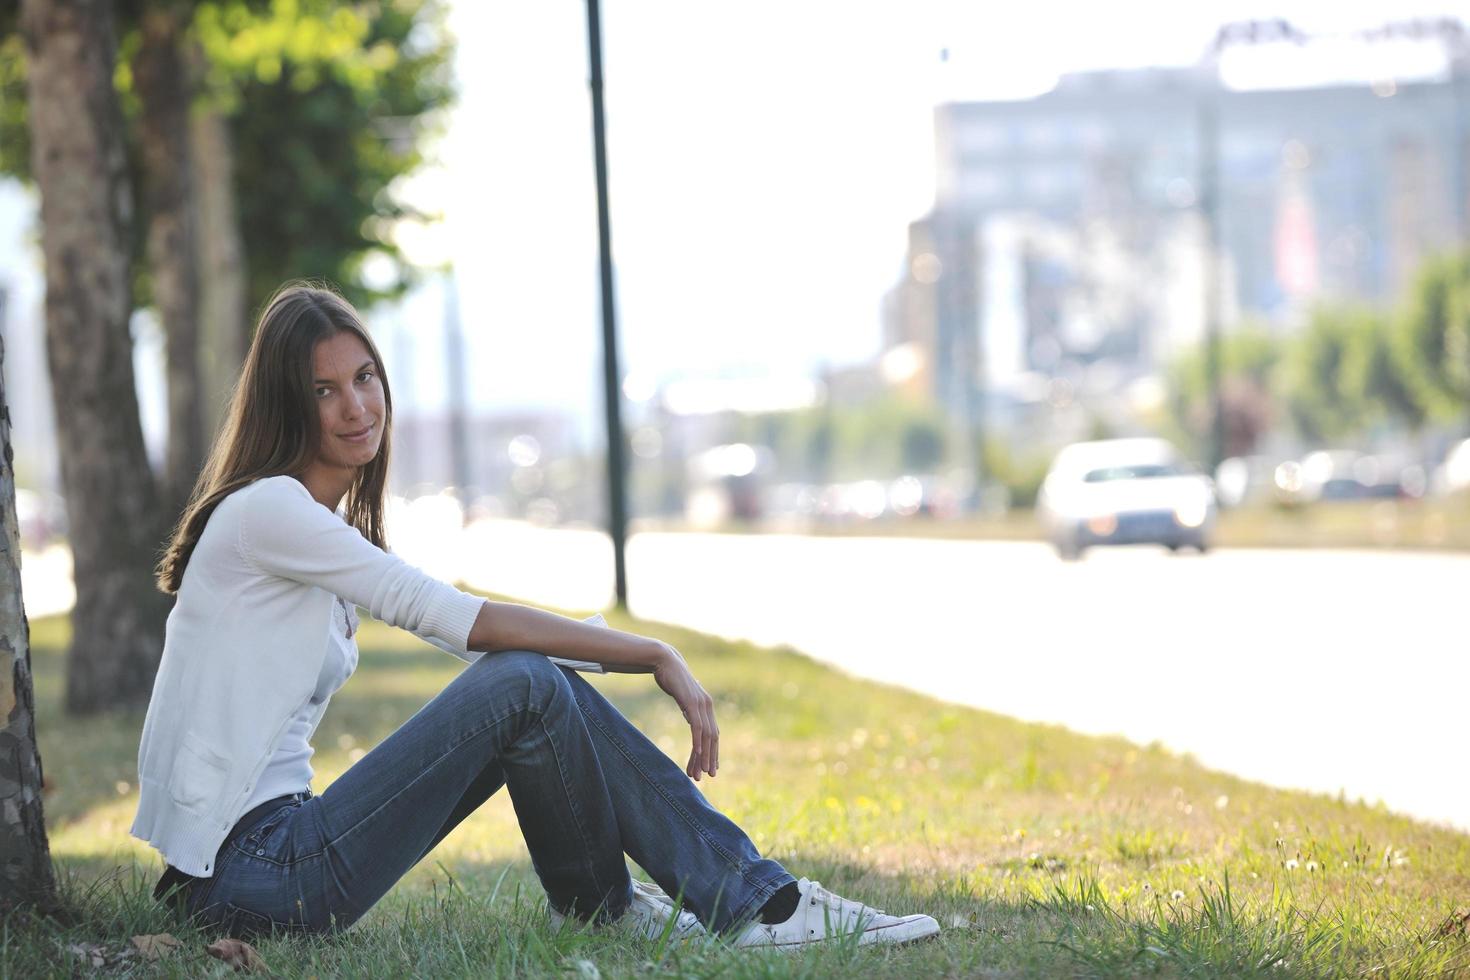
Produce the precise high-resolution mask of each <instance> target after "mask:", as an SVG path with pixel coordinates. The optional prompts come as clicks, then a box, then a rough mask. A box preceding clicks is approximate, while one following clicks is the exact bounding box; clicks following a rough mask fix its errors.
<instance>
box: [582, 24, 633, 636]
mask: <svg viewBox="0 0 1470 980" xmlns="http://www.w3.org/2000/svg"><path fill="white" fill-rule="evenodd" d="M587 54H588V58H589V59H590V61H591V78H590V80H589V84H590V86H591V88H592V152H593V157H594V159H595V162H596V169H597V249H598V256H599V260H600V266H601V280H602V384H603V403H604V406H605V409H604V410H605V414H606V416H607V483H608V492H607V501H608V533H609V534H610V535H611V536H612V544H613V573H614V583H615V589H616V595H617V604H618V606H619V608H623V609H626V608H627V606H628V571H627V563H626V561H625V560H624V547H625V545H626V543H627V529H628V514H627V472H626V464H625V462H624V461H625V459H626V454H625V453H624V451H623V450H624V446H623V443H624V438H623V421H622V401H621V400H622V384H621V382H620V380H619V379H620V377H621V373H620V372H619V370H618V337H617V312H616V308H615V307H614V303H613V276H612V231H611V223H610V221H609V218H608V204H607V137H606V134H605V132H604V120H603V112H602V24H601V19H600V17H599V15H598V2H597V0H587Z"/></svg>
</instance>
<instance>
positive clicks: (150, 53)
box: [0, 0, 452, 710]
mask: <svg viewBox="0 0 1470 980" xmlns="http://www.w3.org/2000/svg"><path fill="white" fill-rule="evenodd" d="M106 9H107V11H108V16H107V17H106V18H105V19H106V20H107V21H108V31H107V41H106V43H107V45H108V51H107V52H106V54H107V59H108V60H107V64H108V66H109V72H110V75H111V77H110V82H111V85H110V86H109V87H110V88H111V89H112V90H113V91H112V93H111V94H112V96H113V98H111V99H110V101H111V102H112V103H113V104H114V105H120V107H121V111H120V116H121V118H122V120H123V124H122V125H121V126H120V127H119V128H118V132H117V134H116V135H117V136H118V137H119V142H118V144H117V153H116V158H115V159H113V158H111V157H109V158H108V160H107V166H108V167H115V169H116V170H117V173H118V176H119V177H120V179H121V180H122V181H123V185H124V186H123V187H122V188H121V192H120V193H119V195H118V196H117V200H118V202H124V203H127V204H128V207H126V208H123V209H122V210H121V211H120V212H119V216H118V220H117V221H116V222H111V223H110V224H111V225H112V227H113V229H114V230H115V231H116V232H117V234H118V236H119V237H117V241H116V242H110V243H109V244H108V248H109V249H111V248H113V247H116V248H118V249H120V252H118V253H117V254H118V256H119V260H120V261H121V262H122V268H123V269H124V270H128V269H131V270H132V271H131V273H130V274H127V275H125V276H124V279H123V284H124V286H125V287H126V286H127V285H128V284H129V283H131V287H130V289H128V290H127V291H126V292H125V293H124V294H123V296H122V301H123V302H124V304H125V307H124V308H123V309H122V311H121V320H120V321H119V323H118V324H113V323H112V322H111V320H110V319H108V318H106V317H104V318H103V319H105V320H107V322H106V329H107V330H108V331H109V333H108V336H109V337H110V338H111V341H116V342H117V343H119V344H121V345H122V348H123V349H121V350H118V351H114V352H112V353H111V354H110V355H109V358H108V359H107V360H109V361H111V362H114V363H113V367H103V366H99V363H100V362H99V359H97V358H89V359H88V358H83V359H81V360H77V358H79V357H80V352H81V351H85V350H86V349H87V347H86V345H85V344H82V345H81V346H79V347H77V348H76V356H75V357H67V358H61V359H59V360H58V358H57V356H56V351H57V344H58V343H60V342H61V341H58V339H57V336H56V335H54V332H52V335H51V336H50V339H49V343H48V347H49V349H50V350H51V352H52V357H51V365H52V371H51V373H52V385H53V389H54V390H55V391H57V392H62V391H65V392H69V393H72V394H73V395H75V393H76V392H78V391H85V392H88V393H89V398H90V396H91V394H93V393H100V392H104V391H105V392H106V393H107V398H108V399H109V400H110V402H111V403H112V405H113V408H114V416H115V417H116V418H117V419H120V420H126V419H129V418H131V419H133V420H134V424H136V419H137V414H138V413H137V403H136V397H135V394H134V392H133V390H132V387H131V384H132V376H131V340H130V339H129V334H128V319H129V317H128V315H127V313H128V311H129V310H131V309H134V308H137V307H143V306H151V307H153V308H154V309H156V310H157V312H158V314H159V319H160V322H161V323H162V325H163V327H164V333H165V337H166V340H167V358H168V371H167V378H168V383H169V454H168V463H167V467H166V473H165V474H164V476H165V479H164V480H163V483H164V484H165V490H164V493H163V495H162V498H163V499H162V501H161V502H160V501H159V499H158V497H157V495H156V494H155V493H154V492H153V491H151V490H150V491H149V493H148V494H147V495H146V499H147V500H148V501H149V503H150V507H151V508H152V509H153V510H154V511H156V513H150V514H149V515H147V516H146V519H139V520H136V521H131V522H128V526H129V527H132V528H134V529H135V532H136V534H139V535H143V536H144V537H145V538H146V540H139V541H137V542H133V543H132V544H131V545H129V549H130V551H131V557H130V558H128V559H127V560H126V561H123V558H122V556H121V555H114V556H113V557H111V558H106V557H105V556H101V557H98V556H94V557H97V558H98V560H99V561H100V562H101V564H99V565H97V567H98V568H102V567H103V566H107V567H111V565H110V564H109V563H117V562H122V563H123V564H125V565H127V566H128V567H129V568H130V569H131V570H132V572H136V571H137V570H138V569H137V568H134V567H133V566H138V565H139V562H140V561H141V562H142V563H143V564H145V565H146V563H147V562H148V561H149V560H151V556H152V555H153V554H154V552H155V550H156V549H157V547H158V545H159V544H160V541H159V540H158V539H159V537H160V536H161V528H162V527H163V526H165V523H166V522H167V521H169V520H172V517H173V515H174V514H176V513H177V511H178V508H179V506H180V505H181V503H182V501H183V498H184V496H185V495H186V494H187V492H188V489H189V488H190V487H191V486H192V483H193V480H194V479H195V474H196V473H197V472H198V469H199V466H200V464H201V463H202V458H203V453H204V449H205V444H206V441H207V434H208V433H209V432H210V431H212V430H213V428H214V419H216V418H217V416H218V414H219V411H220V406H221V403H222V402H223V400H224V397H225V395H226V394H227V392H228V390H229V388H230V386H231V385H232V384H233V382H234V378H235V376H236V375H237V374H238V371H239V365H240V362H241V358H242V357H243V354H244V350H245V346H246V343H247V339H248V329H249V327H248V316H249V310H251V309H254V308H257V307H259V306H260V305H261V304H262V303H263V302H264V300H265V299H266V298H267V297H268V296H269V294H270V293H271V292H272V291H273V290H274V289H275V288H276V287H277V286H278V285H280V284H281V283H282V282H284V281H286V280H288V279H293V278H299V277H311V278H321V279H327V280H330V281H332V282H334V283H336V284H337V285H338V286H340V287H341V288H342V289H343V291H344V292H345V293H346V294H347V296H348V297H349V298H350V299H352V300H353V301H354V302H356V303H358V304H361V305H367V304H370V303H371V302H372V301H374V300H375V299H378V298H382V297H386V296H391V295H395V294H397V293H399V292H401V291H402V290H403V289H404V288H406V286H407V285H408V284H409V282H410V281H411V278H412V270H411V269H410V267H409V265H408V263H407V262H406V261H405V259H404V257H403V255H402V254H401V252H400V250H399V248H398V246H397V244H396V242H395V241H394V228H395V222H397V221H399V220H402V219H413V218H420V219H425V220H427V219H430V218H432V216H426V215H414V214H412V213H411V212H410V209H409V208H408V207H407V206H406V205H404V204H403V203H402V201H401V199H400V195H401V188H402V181H401V178H403V177H404V176H406V175H407V174H409V173H411V172H412V171H414V170H415V169H416V168H417V167H419V165H420V164H421V163H422V162H423V150H422V147H423V144H424V139H425V137H426V136H428V135H429V134H430V133H431V132H432V131H433V130H434V128H435V127H436V125H438V120H439V110H441V109H443V108H445V107H446V106H447V105H448V104H449V102H450V99H451V96H452V91H451V85H450V58H451V52H452V48H451V42H450V39H449V36H448V34H447V30H446V27H445V21H444V12H443V9H442V7H441V6H440V4H439V3H437V2H436V0H394V2H391V3H378V2H371V3H369V2H362V3H334V2H328V0H215V2H199V0H119V2H118V3H115V4H111V3H110V4H107V6H106ZM114 13H115V15H116V27H117V30H116V32H115V33H114V32H113V30H112V23H113V16H112V15H113V14H114ZM82 16H86V17H91V16H94V14H91V13H87V14H84V15H82ZM19 28H20V24H19V22H18V19H17V11H16V9H15V5H14V4H4V5H3V6H0V172H4V173H6V174H10V175H13V176H17V177H19V178H21V179H23V180H26V181H31V180H32V179H33V178H37V182H38V183H40V184H42V185H44V184H45V182H46V178H47V177H48V176H50V175H48V174H41V173H38V172H36V170H35V169H34V168H35V167H36V166H38V165H37V164H36V163H35V161H37V160H46V161H48V163H47V166H48V168H49V167H50V163H49V161H50V160H51V159H52V157H51V156H50V155H48V154H47V153H44V152H41V151H40V150H37V149H36V148H35V147H33V145H32V141H33V139H36V138H38V137H39V133H38V132H37V131H35V127H36V126H37V124H38V123H40V120H38V119H33V118H31V114H30V109H31V107H32V106H34V105H35V104H36V103H35V101H34V87H33V86H31V89H32V90H31V91H28V90H27V89H28V83H29V82H30V81H31V79H30V78H29V76H30V74H31V72H30V71H29V70H28V69H29V68H33V67H34V65H28V63H27V59H28V57H34V56H35V55H34V53H35V51H36V50H37V48H36V45H35V44H30V45H28V44H26V43H24V42H23V39H22V37H21V35H20V33H19ZM94 96H95V93H94ZM57 122H58V124H59V123H60V122H61V120H57ZM95 122H96V120H94V119H92V118H91V117H90V116H89V115H88V114H86V113H81V112H71V113H70V118H67V119H66V120H65V124H66V125H70V126H92V125H94V124H95ZM58 135H59V134H58ZM108 152H109V153H111V152H112V151H111V150H109V151H108ZM99 172H100V171H99ZM43 192H44V186H43ZM54 193H65V192H64V191H61V190H59V188H58V190H56V191H55V192H54ZM131 202H139V203H140V204H141V205H142V215H141V218H142V220H133V216H132V214H131ZM44 220H45V217H44V213H43V221H44ZM52 230H54V229H46V230H45V231H48V232H49V231H52ZM145 239H146V247H145V245H144V240H145ZM145 250H146V253H147V256H148V262H147V264H146V266H145V265H144V264H143V263H141V262H139V261H138V258H139V257H140V256H141V255H142V254H143V253H144V251H145ZM104 251H105V250H104ZM99 254H100V253H99ZM109 254H111V253H109ZM372 255H377V256H380V257H381V259H382V261H381V262H380V268H381V269H383V270H386V271H385V272H379V273H378V274H377V275H375V276H374V277H373V281H372V282H369V281H368V279H367V278H366V277H365V276H364V268H363V267H364V263H365V261H366V260H367V258H368V257H369V256H372ZM48 256H50V259H51V262H50V264H49V265H48V276H51V275H52V274H54V273H56V272H57V271H58V270H57V269H56V268H55V267H54V266H55V262H56V261H57V259H56V255H55V254H53V253H52V252H51V250H50V249H49V248H48ZM51 288H54V287H51V286H48V290H49V289H51ZM111 298H112V297H110V296H109V299H111ZM92 308H93V309H94V310H97V309H106V310H108V311H109V313H108V317H110V316H111V312H110V311H111V307H110V306H107V305H104V306H102V307H96V306H94V307H92ZM49 317H50V314H49V312H48V319H49ZM201 326H202V328H203V329H202V331H201ZM101 327H102V324H101V321H99V329H101ZM114 328H118V329H120V330H121V333H120V334H118V335H117V336H114V335H113V334H114V333H115V332H116V331H115V330H114ZM201 332H202V336H201ZM111 341H110V342H111ZM73 343H74V341H73ZM73 362H74V363H73ZM119 363H120V364H125V365H127V367H128V370H127V372H126V373H127V381H128V385H127V386H126V390H124V389H123V388H118V387H117V386H116V385H113V384H111V383H110V382H109V381H106V380H104V378H103V377H102V375H103V374H109V376H110V374H116V373H117V371H118V370H120V369H119V368H116V365H117V364H119ZM59 364H69V365H70V368H66V369H65V370H63V369H62V368H59V367H58V365H59ZM87 364H91V365H92V370H93V373H94V374H95V375H96V376H81V375H76V374H75V371H71V369H72V368H82V367H85V366H86V365H87ZM67 371H71V373H67ZM56 409H57V413H58V420H57V422H58V429H59V430H60V431H61V432H62V433H63V434H64V433H65V432H67V431H70V429H71V428H72V427H74V426H75V425H77V424H80V423H79V422H78V418H80V416H78V418H72V417H71V416H73V415H77V413H78V412H79V411H80V410H79V409H78V408H77V407H76V399H75V398H68V399H57V400H56ZM104 429H105V427H104ZM104 429H98V430H97V431H104ZM116 445H117V446H123V447H124V448H126V446H129V445H131V443H128V442H127V441H126V440H121V441H117V442H116ZM79 446H80V443H77V442H76V441H75V440H71V441H68V440H67V439H65V438H63V439H62V440H61V442H60V455H61V463H62V472H63V486H64V490H65V493H66V495H67V497H68V504H69V509H70V510H71V511H72V512H73V514H75V513H76V512H77V511H78V509H80V510H82V511H86V512H89V513H102V514H105V513H109V511H108V509H107V508H106V507H103V506H98V505H99V503H100V502H99V501H94V500H91V498H90V496H89V494H90V493H91V490H89V488H91V487H94V486H95V489H96V490H97V491H98V492H102V491H103V490H104V488H107V487H109V486H112V487H124V486H130V485H131V484H130V482H129V481H130V480H131V479H132V476H131V474H130V471H129V473H124V472H122V471H119V472H117V473H113V474H110V475H109V474H108V473H107V472H100V473H99V474H98V475H97V477H96V479H92V478H90V477H89V478H88V480H87V481H83V482H78V477H77V474H79V473H81V472H82V469H85V468H86V467H94V468H95V467H98V466H100V467H103V469H104V470H105V468H106V467H107V466H108V465H110V464H109V461H112V463H115V464H116V465H118V466H121V467H123V468H124V469H125V470H127V469H129V467H131V463H129V462H127V461H125V460H123V455H120V454H122V449H119V450H118V451H117V452H113V453H100V454H94V455H95V458H93V459H90V460H85V461H84V460H80V459H75V458H73V457H74V456H76V454H77V453H78V452H80V451H81V450H80V449H79V448H78V447H79ZM143 465H144V472H145V473H146V461H145V462H144V464H143ZM79 467H81V469H79ZM87 472H89V473H90V472H91V471H90V470H87ZM68 474H70V476H68ZM123 497H124V498H125V499H132V495H131V494H124V495H123ZM86 526H88V522H87V521H86V520H77V519H76V518H75V517H74V519H73V521H72V528H73V538H74V540H73V549H74V552H75V551H76V550H77V544H78V543H77V541H76V540H75V538H76V537H77V535H78V534H79V533H80V531H81V530H82V529H84V528H85V527H86ZM84 550H85V549H84ZM82 557H83V556H82V555H81V554H80V553H78V554H77V558H78V562H79V565H78V575H77V589H78V608H79V609H83V608H87V607H89V605H90V604H91V602H92V600H93V598H94V597H93V596H92V595H91V594H90V591H91V590H92V589H94V588H96V587H98V586H97V582H98V581H99V579H98V578H96V577H94V576H89V575H86V574H83V568H82V565H83V564H84V563H83V562H82ZM119 567H121V565H119ZM140 567H141V566H140ZM105 577H106V576H103V578H105ZM134 577H136V576H134ZM142 577H143V578H144V579H145V580H146V578H147V576H146V574H145V575H144V576H142ZM113 592H114V593H115V594H116V595H118V596H122V595H124V594H125V592H126V590H118V589H114V590H113ZM140 615H141V613H140ZM80 625H81V624H78V626H79V628H77V629H75V631H74V632H75V635H77V636H99V635H104V634H105V632H106V631H105V630H99V629H97V628H96V627H97V626H98V625H99V624H98V623H94V622H91V621H89V622H88V623H87V624H86V628H80ZM144 632H148V631H147V630H145V631H144ZM156 655H157V651H156V650H154V651H153V661H154V662H155V663H156ZM114 666H116V665H114ZM75 667H76V671H77V672H79V673H78V676H76V677H72V676H71V675H70V674H69V678H68V684H69V689H70V687H71V686H72V685H73V682H76V683H78V684H84V686H86V687H87V688H88V689H89V690H92V691H93V692H94V693H95V694H96V698H93V697H92V696H91V695H89V696H88V698H86V699H84V700H86V702H87V710H91V709H92V708H95V707H103V706H105V705H106V703H111V702H109V698H111V700H112V702H115V703H127V702H129V701H131V700H135V696H134V695H135V693H136V692H135V691H134V690H133V686H132V685H130V684H123V685H118V684H114V683H112V682H111V681H107V682H105V683H104V682H102V678H103V677H104V676H107V675H106V672H105V671H103V673H98V672H97V671H98V670H102V668H101V667H99V665H98V664H96V663H93V662H91V661H88V665H82V664H80V662H78V663H77V664H76V665H75ZM94 668H95V669H94ZM69 669H70V668H69ZM129 669H130V670H131V668H129ZM144 673H147V674H148V676H145V677H143V678H142V679H141V684H142V690H143V691H144V693H145V694H146V691H147V689H148V687H149V686H150V685H151V673H149V672H146V671H145V672H144ZM82 675H85V676H82ZM113 680H116V678H115V677H114V678H113ZM78 704H79V703H78Z"/></svg>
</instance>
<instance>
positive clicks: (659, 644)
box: [639, 636, 678, 670]
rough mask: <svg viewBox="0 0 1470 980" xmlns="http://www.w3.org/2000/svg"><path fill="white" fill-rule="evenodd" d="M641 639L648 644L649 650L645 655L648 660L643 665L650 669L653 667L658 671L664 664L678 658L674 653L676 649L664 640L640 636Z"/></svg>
mask: <svg viewBox="0 0 1470 980" xmlns="http://www.w3.org/2000/svg"><path fill="white" fill-rule="evenodd" d="M639 639H640V640H644V641H645V642H646V643H647V644H648V647H647V650H646V652H645V653H644V657H645V658H646V659H645V660H644V661H643V663H644V664H646V665H647V666H649V667H652V668H653V669H654V670H657V669H658V668H660V667H662V666H663V665H664V664H666V663H668V662H669V661H670V660H672V659H673V658H675V657H677V656H678V654H677V653H675V652H674V648H673V647H671V646H669V645H668V644H667V643H665V642H664V641H663V640H656V639H654V638H653V637H651V636H640V637H639Z"/></svg>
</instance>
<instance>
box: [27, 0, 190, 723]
mask: <svg viewBox="0 0 1470 980" xmlns="http://www.w3.org/2000/svg"><path fill="white" fill-rule="evenodd" d="M22 11H23V12H22V22H21V24H20V25H19V26H20V28H21V30H22V32H23V36H24V40H25V45H24V46H25V51H26V57H27V58H28V59H29V66H28V67H29V70H28V72H27V79H26V80H27V99H28V102H29V105H30V107H31V108H32V109H33V110H34V119H33V122H34V125H33V127H32V131H31V139H30V150H31V166H32V167H33V170H34V173H35V176H36V183H37V187H38V190H39V191H40V196H41V246H42V250H43V253H44V255H45V262H46V353H47V363H48V365H49V369H50V375H51V393H52V405H53V406H54V407H55V412H56V437H57V438H56V442H57V450H58V455H59V457H60V463H61V478H62V486H63V488H64V489H65V492H66V509H67V526H68V533H69V535H70V538H71V550H72V566H73V577H74V579H75V582H76V594H77V598H76V604H75V606H74V607H73V608H72V613H71V622H72V637H73V640H72V645H71V649H70V650H69V651H68V653H67V678H66V706H67V709H68V710H69V711H73V712H77V713H86V712H93V711H98V710H101V709H103V708H107V707H111V706H114V705H132V704H140V703H143V702H146V701H147V699H148V693H149V691H150V690H151V689H152V687H153V673H154V671H155V670H156V668H157V666H158V658H159V655H160V653H161V652H162V649H163V631H164V617H165V615H166V613H167V606H166V604H165V602H164V598H163V596H162V595H161V594H159V592H158V591H157V590H156V589H154V587H153V583H152V577H153V576H152V566H153V556H154V553H155V551H156V549H157V548H158V546H159V539H160V537H161V534H162V523H161V521H160V520H159V517H160V512H159V506H158V495H157V492H156V487H155V484H154V480H153V474H152V473H151V472H150V471H149V468H148V459H147V456H146V455H145V453H144V448H143V430H142V426H141V425H140V423H139V419H138V402H137V393H136V388H135V386H134V379H133V357H132V337H131V335H130V333H129V323H128V320H129V314H130V313H131V311H132V297H131V295H130V293H131V290H130V288H129V271H128V266H129V251H130V243H131V227H132V222H133V214H132V195H131V190H132V188H131V185H130V182H129V180H128V177H127V153H126V145H125V140H124V135H123V119H122V113H121V111H120V109H119V107H118V100H117V90H116V88H115V86H114V74H115V61H114V55H115V50H116V44H115V41H114V35H113V18H112V4H111V3H110V2H109V0H25V5H24V7H23V8H22Z"/></svg>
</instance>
